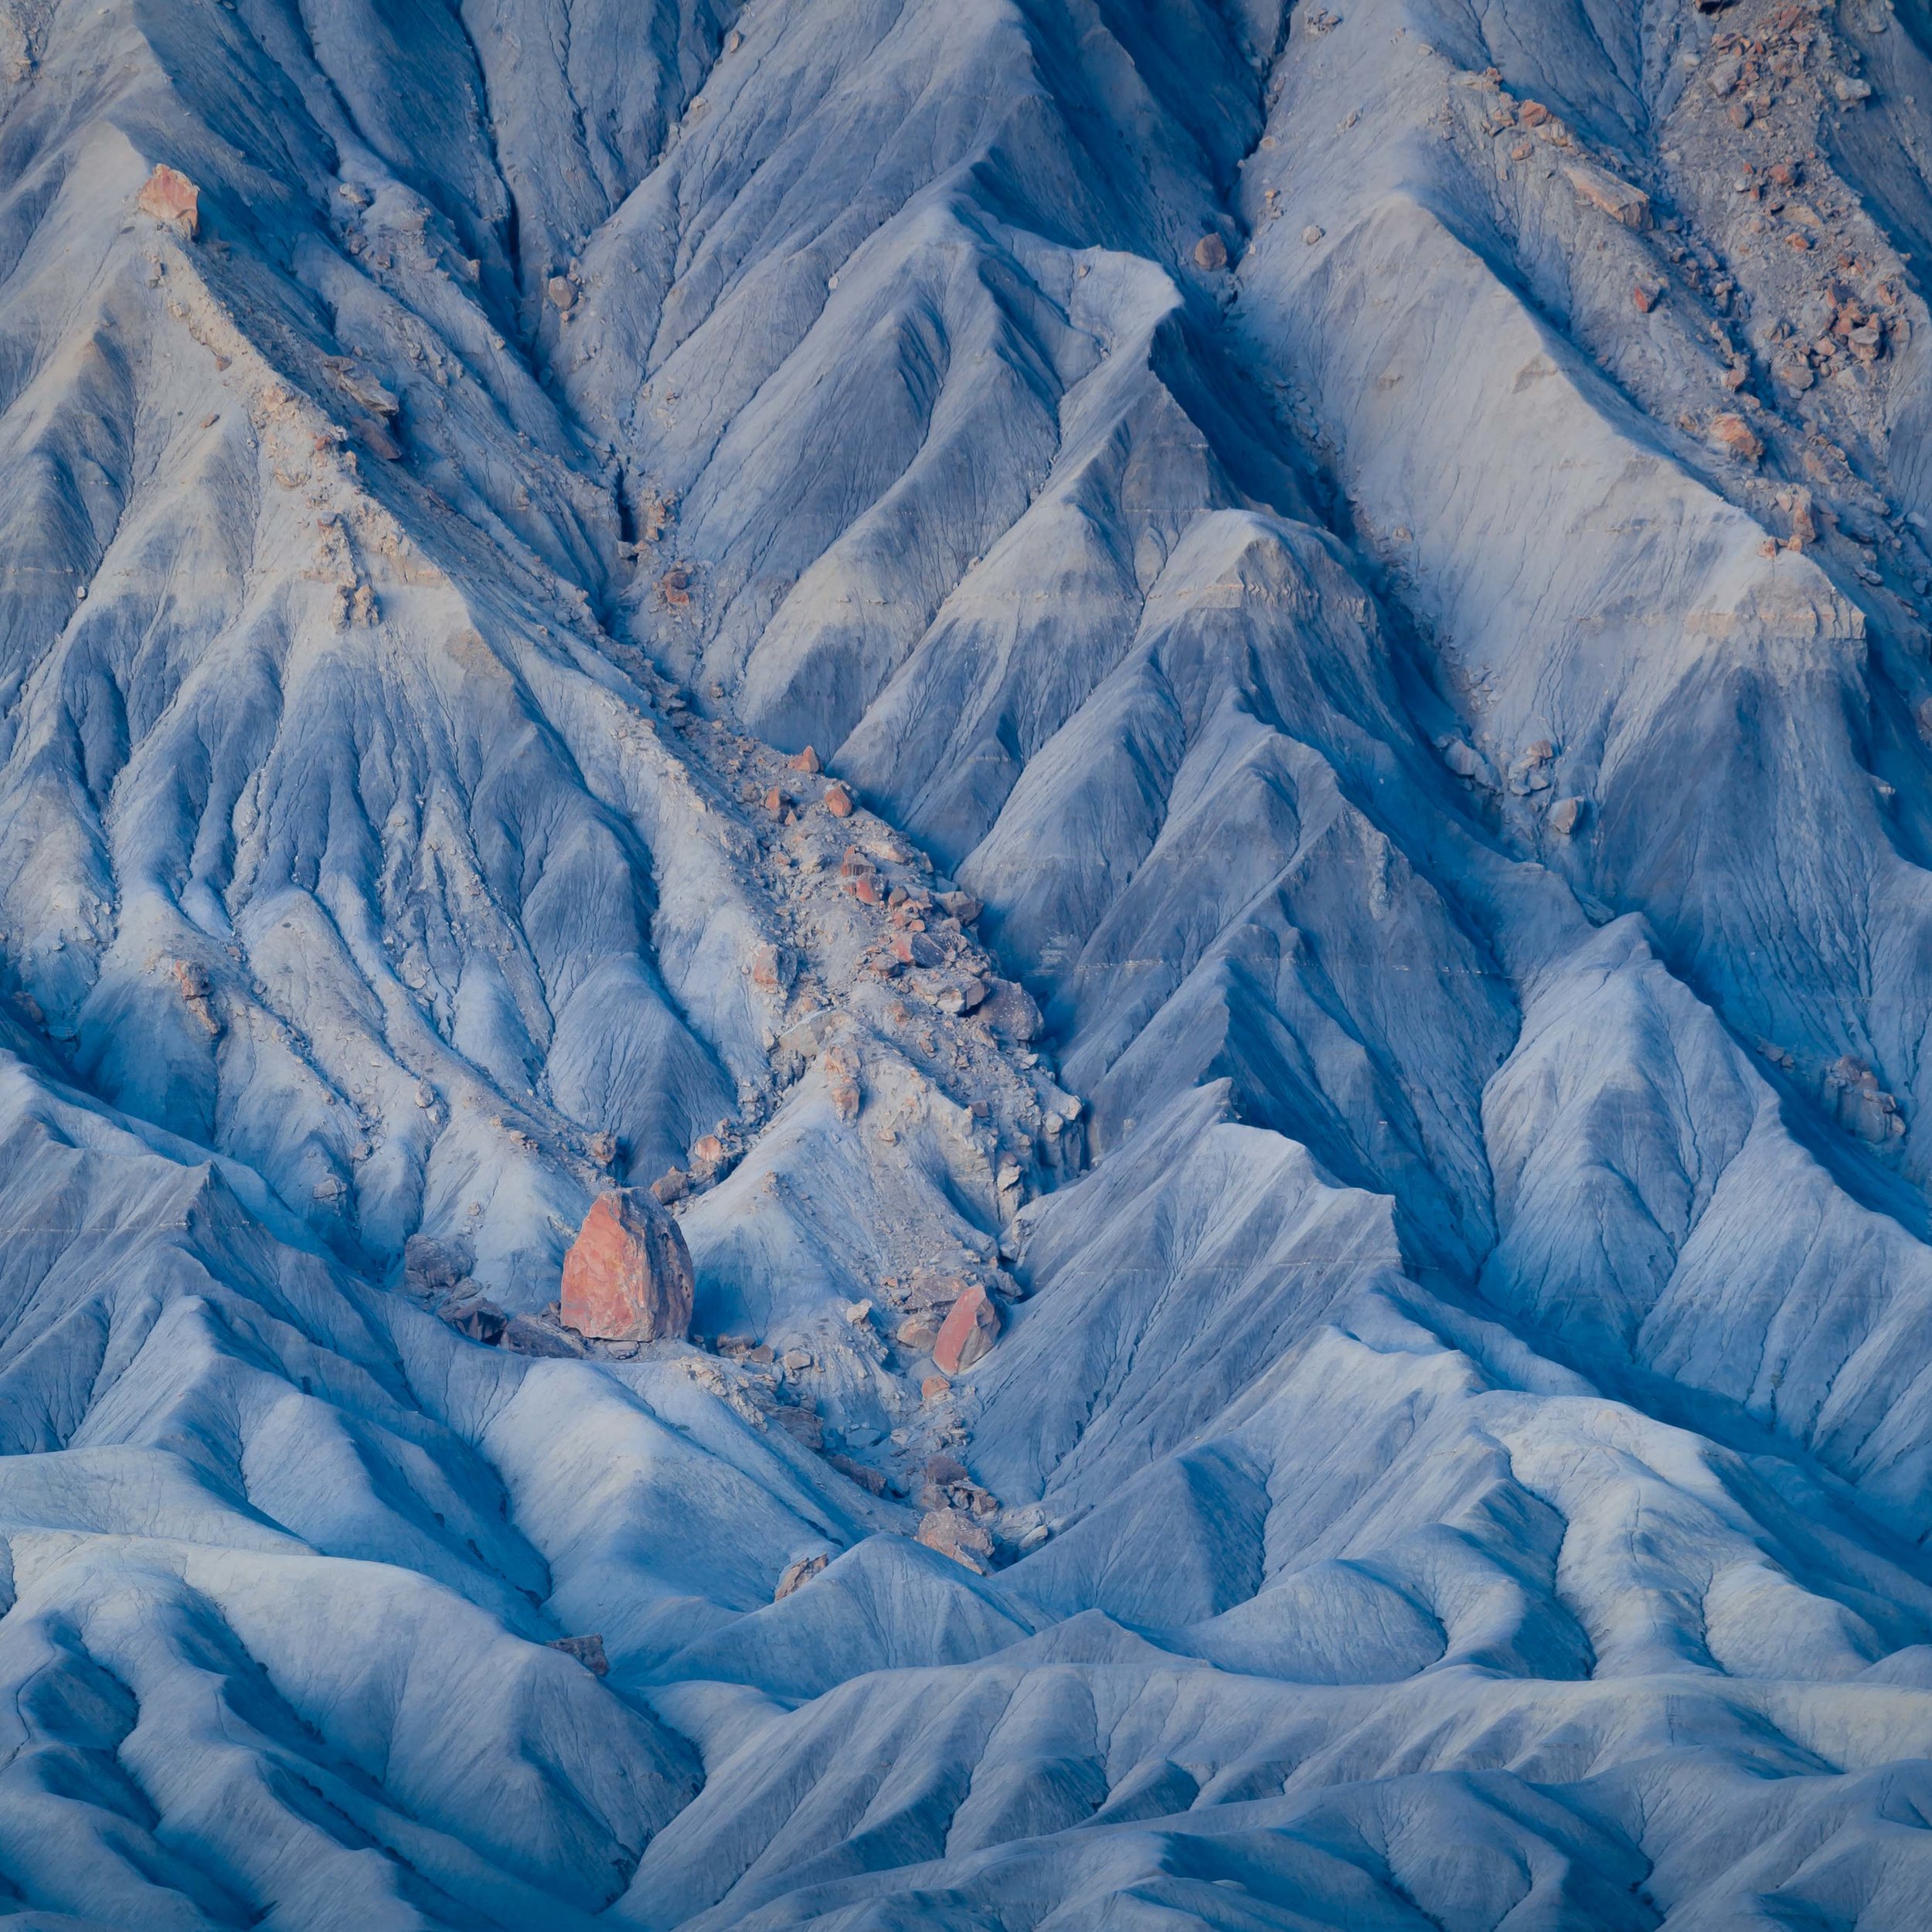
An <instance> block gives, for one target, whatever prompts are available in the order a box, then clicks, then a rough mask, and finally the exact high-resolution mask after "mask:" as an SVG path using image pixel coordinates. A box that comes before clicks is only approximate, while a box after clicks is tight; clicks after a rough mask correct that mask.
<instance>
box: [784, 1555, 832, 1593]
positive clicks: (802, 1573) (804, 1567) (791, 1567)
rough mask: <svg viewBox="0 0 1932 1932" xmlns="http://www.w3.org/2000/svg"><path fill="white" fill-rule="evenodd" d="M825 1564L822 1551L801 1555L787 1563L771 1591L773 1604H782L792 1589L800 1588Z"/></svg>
mask: <svg viewBox="0 0 1932 1932" xmlns="http://www.w3.org/2000/svg"><path fill="white" fill-rule="evenodd" d="M824 1568H825V1556H824V1555H823V1554H822V1553H821V1554H819V1555H818V1556H801V1557H799V1558H798V1560H797V1561H796V1562H795V1563H787V1564H786V1565H785V1566H784V1570H783V1571H782V1572H781V1573H780V1575H779V1578H778V1587H777V1589H776V1590H774V1591H773V1592H772V1593H771V1600H772V1601H773V1602H774V1604H782V1603H783V1602H784V1600H785V1599H786V1598H787V1597H789V1596H790V1595H791V1593H792V1592H793V1591H794V1590H802V1589H804V1587H805V1585H806V1584H807V1583H810V1582H811V1580H812V1578H813V1577H816V1576H817V1575H818V1573H819V1572H820V1571H821V1570H823V1569H824Z"/></svg>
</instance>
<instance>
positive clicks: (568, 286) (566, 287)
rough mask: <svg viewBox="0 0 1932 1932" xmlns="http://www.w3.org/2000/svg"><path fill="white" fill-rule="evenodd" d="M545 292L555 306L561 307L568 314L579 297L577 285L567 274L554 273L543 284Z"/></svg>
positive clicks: (553, 306) (551, 304) (552, 305)
mask: <svg viewBox="0 0 1932 1932" xmlns="http://www.w3.org/2000/svg"><path fill="white" fill-rule="evenodd" d="M543 293H544V294H545V295H546V297H547V298H549V303H550V306H551V307H552V308H556V309H560V310H562V311H563V313H564V314H565V315H569V314H570V309H571V307H572V305H573V304H574V303H575V302H576V301H577V285H576V284H575V283H573V281H571V280H570V277H568V276H567V275H553V276H552V277H550V279H549V281H547V282H546V283H545V284H543Z"/></svg>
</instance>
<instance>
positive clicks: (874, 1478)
mask: <svg viewBox="0 0 1932 1932" xmlns="http://www.w3.org/2000/svg"><path fill="white" fill-rule="evenodd" d="M862 1434H864V1435H869V1436H870V1437H872V1439H873V1440H875V1441H876V1440H877V1439H878V1435H879V1432H878V1430H876V1429H874V1430H858V1431H855V1433H854V1436H853V1440H858V1437H859V1436H860V1435H862ZM825 1461H827V1462H828V1463H829V1464H831V1465H832V1468H835V1469H836V1470H837V1471H838V1473H839V1475H842V1476H843V1477H845V1478H846V1480H847V1481H851V1482H855V1483H857V1484H858V1485H859V1488H861V1489H863V1490H865V1491H866V1492H869V1494H870V1495H875V1496H883V1495H884V1494H885V1493H886V1478H885V1477H884V1476H883V1475H882V1474H881V1473H880V1472H879V1471H878V1470H876V1469H873V1468H869V1467H868V1466H867V1465H866V1464H864V1463H862V1462H855V1461H853V1460H852V1458H851V1457H850V1456H842V1455H830V1456H828V1457H826V1458H825Z"/></svg>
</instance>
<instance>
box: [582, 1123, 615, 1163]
mask: <svg viewBox="0 0 1932 1932" xmlns="http://www.w3.org/2000/svg"><path fill="white" fill-rule="evenodd" d="M584 1149H585V1151H586V1152H587V1153H588V1154H589V1155H590V1158H591V1159H592V1160H594V1162H597V1165H598V1166H599V1167H611V1166H613V1165H615V1163H616V1161H617V1150H618V1141H617V1136H616V1135H615V1134H613V1133H612V1132H611V1131H610V1130H609V1129H608V1128H603V1129H601V1130H600V1131H598V1132H597V1133H595V1134H592V1135H591V1136H590V1139H589V1140H587V1141H586V1142H585V1143H584Z"/></svg>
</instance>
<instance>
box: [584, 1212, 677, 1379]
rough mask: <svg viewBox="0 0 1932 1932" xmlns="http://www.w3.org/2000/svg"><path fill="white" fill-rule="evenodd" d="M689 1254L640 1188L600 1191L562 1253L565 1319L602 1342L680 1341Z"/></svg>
mask: <svg viewBox="0 0 1932 1932" xmlns="http://www.w3.org/2000/svg"><path fill="white" fill-rule="evenodd" d="M691 1289H692V1274H691V1255H690V1251H689V1250H688V1249H687V1248H686V1247H685V1244H684V1236H683V1234H682V1232H681V1231H680V1230H679V1226H678V1224H677V1223H676V1222H675V1221H674V1220H672V1218H671V1216H669V1215H668V1214H667V1213H665V1211H664V1209H662V1207H660V1206H658V1202H657V1200H656V1198H655V1196H653V1195H652V1194H651V1192H650V1191H649V1190H648V1189H645V1188H622V1189H615V1190H614V1191H613V1192H611V1193H608V1194H602V1195H600V1196H598V1197H597V1199H596V1201H595V1202H593V1203H592V1204H591V1208H590V1213H588V1214H587V1215H586V1216H584V1217H583V1227H582V1229H581V1230H579V1232H578V1234H577V1239H576V1240H575V1241H573V1243H571V1244H570V1253H568V1254H567V1255H566V1256H565V1257H564V1258H563V1309H562V1315H563V1325H564V1326H565V1327H566V1328H574V1329H576V1330H577V1333H578V1334H579V1335H588V1336H591V1337H594V1338H596V1339H597V1340H599V1341H604V1342H662V1341H665V1340H667V1339H668V1340H672V1341H679V1342H681V1341H682V1340H683V1339H684V1338H685V1336H686V1335H689V1333H690V1332H691Z"/></svg>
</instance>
